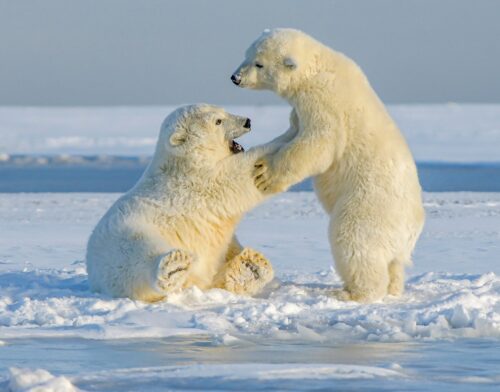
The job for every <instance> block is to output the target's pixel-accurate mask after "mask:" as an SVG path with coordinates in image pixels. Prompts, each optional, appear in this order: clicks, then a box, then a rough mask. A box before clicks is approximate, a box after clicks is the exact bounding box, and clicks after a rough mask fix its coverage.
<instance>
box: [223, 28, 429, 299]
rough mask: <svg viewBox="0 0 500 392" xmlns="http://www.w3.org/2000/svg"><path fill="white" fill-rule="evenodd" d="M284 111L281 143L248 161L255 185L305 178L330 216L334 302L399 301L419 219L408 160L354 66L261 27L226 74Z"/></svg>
mask: <svg viewBox="0 0 500 392" xmlns="http://www.w3.org/2000/svg"><path fill="white" fill-rule="evenodd" d="M231 80H232V81H233V83H235V84H236V85H238V86H240V87H245V88H251V89H265V90H271V91H274V92H275V93H277V94H278V95H279V96H280V97H282V98H284V99H285V100H286V101H288V103H290V105H291V106H292V107H293V110H292V113H291V116H290V129H289V130H288V131H287V132H286V133H285V134H284V135H282V136H280V138H279V141H281V142H284V143H285V144H283V146H282V147H281V148H280V149H279V150H278V151H277V152H276V153H272V154H268V155H267V156H264V157H263V158H262V159H260V160H259V161H258V162H257V163H256V169H255V172H254V176H255V181H256V185H257V186H258V188H259V189H261V190H263V191H265V192H278V191H283V190H285V189H286V188H288V187H289V186H290V185H291V184H294V183H297V182H299V181H301V180H303V179H305V178H306V177H309V176H314V187H315V191H316V194H317V196H318V198H319V200H320V202H321V204H322V205H323V207H324V210H325V211H326V212H327V213H328V214H329V215H330V218H331V221H330V226H329V240H330V244H331V248H332V253H333V257H334V259H335V264H336V267H337V271H338V272H339V274H340V276H341V277H342V279H343V281H344V290H341V291H340V292H339V293H338V294H339V296H340V297H341V298H342V299H346V300H349V299H350V300H355V301H360V302H371V301H375V300H378V299H380V298H382V297H384V296H385V295H386V294H387V293H389V294H392V295H400V294H401V293H402V291H403V286H404V266H405V265H408V264H410V263H411V253H412V251H413V248H414V246H415V243H416V241H417V238H418V237H419V235H420V232H421V230H422V227H423V223H424V209H423V206H422V196H421V188H420V184H419V181H418V176H417V171H416V167H415V162H414V160H413V157H412V155H411V153H410V150H409V148H408V146H407V144H406V142H405V140H404V138H403V136H402V135H401V133H400V131H399V129H398V127H397V126H396V124H395V123H394V122H393V120H392V119H391V117H390V116H389V114H388V113H387V111H386V109H385V107H384V105H383V104H382V102H381V101H380V100H379V98H378V97H377V95H376V93H375V92H374V91H373V89H372V87H371V86H370V84H369V82H368V80H367V78H366V77H365V75H364V74H363V72H362V71H361V69H360V68H359V67H358V66H357V65H356V64H355V63H354V61H352V60H351V59H349V58H348V57H346V56H345V55H343V54H341V53H339V52H336V51H334V50H332V49H330V48H328V47H326V46H325V45H323V44H321V43H320V42H318V41H316V40H315V39H313V38H312V37H310V36H308V35H307V34H305V33H303V32H301V31H298V30H294V29H274V30H272V31H270V30H266V31H264V33H263V34H262V35H261V36H260V37H259V38H258V39H257V40H256V41H255V42H254V43H253V44H252V45H251V46H250V47H249V48H248V50H247V51H246V58H245V60H244V61H243V63H242V64H241V65H240V66H239V67H238V69H237V70H236V71H235V73H234V74H233V75H232V76H231Z"/></svg>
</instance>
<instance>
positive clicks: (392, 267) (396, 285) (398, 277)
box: [387, 260, 405, 297]
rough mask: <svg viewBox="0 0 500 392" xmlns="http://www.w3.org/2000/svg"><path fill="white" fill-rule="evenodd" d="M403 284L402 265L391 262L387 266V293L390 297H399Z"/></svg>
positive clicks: (395, 261) (403, 272)
mask: <svg viewBox="0 0 500 392" xmlns="http://www.w3.org/2000/svg"><path fill="white" fill-rule="evenodd" d="M404 283H405V271H404V265H403V263H401V262H400V261H398V260H393V261H392V262H391V263H390V264H389V286H388V287H387V292H388V293H389V294H390V295H395V296H397V297H399V296H400V295H401V294H403V290H404Z"/></svg>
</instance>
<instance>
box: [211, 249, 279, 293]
mask: <svg viewBox="0 0 500 392" xmlns="http://www.w3.org/2000/svg"><path fill="white" fill-rule="evenodd" d="M273 278H274V271H273V267H272V265H271V263H270V262H269V261H268V260H267V259H266V258H265V257H264V256H263V255H262V254H261V253H259V252H257V251H255V250H253V249H250V248H245V249H243V251H242V252H241V253H239V254H238V255H236V256H235V257H233V258H232V259H231V260H229V261H228V262H227V263H226V264H225V265H224V267H223V268H222V270H221V271H220V272H219V273H218V274H217V276H216V278H215V284H214V287H218V288H222V289H225V290H228V291H231V292H233V293H235V294H245V295H254V294H257V293H258V292H260V291H261V290H262V289H263V288H264V286H265V285H266V284H268V283H269V282H270V281H271V280H272V279H273Z"/></svg>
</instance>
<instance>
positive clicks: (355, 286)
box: [339, 260, 389, 303]
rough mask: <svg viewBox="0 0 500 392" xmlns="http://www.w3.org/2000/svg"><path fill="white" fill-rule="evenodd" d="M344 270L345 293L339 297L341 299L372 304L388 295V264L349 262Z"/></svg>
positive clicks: (342, 274)
mask: <svg viewBox="0 0 500 392" xmlns="http://www.w3.org/2000/svg"><path fill="white" fill-rule="evenodd" d="M342 270H343V273H341V276H342V278H343V280H344V292H342V293H341V294H340V295H339V299H341V300H346V299H348V300H351V301H357V302H363V303H370V302H373V301H377V300H379V299H382V298H383V297H385V296H386V295H387V287H388V285H389V271H388V268H387V263H381V262H378V261H373V262H372V261H365V262H357V261H356V260H349V263H348V264H347V266H344V268H343V269H342Z"/></svg>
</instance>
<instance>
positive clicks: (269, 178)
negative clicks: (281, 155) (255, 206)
mask: <svg viewBox="0 0 500 392" xmlns="http://www.w3.org/2000/svg"><path fill="white" fill-rule="evenodd" d="M253 178H254V182H255V186H256V187H257V189H258V190H259V191H261V192H263V193H278V192H282V191H284V190H285V187H284V186H283V184H282V183H281V181H280V178H279V176H278V175H277V173H276V170H274V168H273V166H272V163H271V161H270V160H269V159H268V158H266V157H263V158H260V159H258V160H257V161H256V162H255V165H254V170H253Z"/></svg>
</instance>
